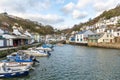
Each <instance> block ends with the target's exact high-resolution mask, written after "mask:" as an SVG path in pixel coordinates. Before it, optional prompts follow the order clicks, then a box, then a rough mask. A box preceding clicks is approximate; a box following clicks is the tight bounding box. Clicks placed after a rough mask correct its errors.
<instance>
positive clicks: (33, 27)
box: [0, 12, 54, 35]
mask: <svg viewBox="0 0 120 80" xmlns="http://www.w3.org/2000/svg"><path fill="white" fill-rule="evenodd" d="M3 22H6V23H7V24H9V30H12V26H13V25H14V23H18V24H19V25H20V26H22V27H23V29H24V30H25V29H29V30H30V32H37V33H40V34H42V35H46V34H53V33H54V29H53V28H52V26H50V25H42V24H41V23H38V22H35V21H31V20H28V19H22V18H19V17H16V16H12V15H8V14H7V13H6V12H5V13H1V14H0V26H2V23H3Z"/></svg>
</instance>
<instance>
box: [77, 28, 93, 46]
mask: <svg viewBox="0 0 120 80" xmlns="http://www.w3.org/2000/svg"><path fill="white" fill-rule="evenodd" d="M92 34H94V33H93V32H92V31H91V30H84V31H81V32H78V33H77V34H76V35H75V42H76V43H81V44H87V43H88V35H92Z"/></svg>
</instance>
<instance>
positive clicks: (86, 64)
mask: <svg viewBox="0 0 120 80" xmlns="http://www.w3.org/2000/svg"><path fill="white" fill-rule="evenodd" d="M38 60H39V61H40V64H39V65H36V66H35V70H32V71H31V72H30V74H29V75H28V76H26V77H20V78H9V79H0V80H120V50H115V49H104V48H92V47H85V46H74V45H63V46H55V47H54V51H53V52H51V56H49V57H40V58H38Z"/></svg>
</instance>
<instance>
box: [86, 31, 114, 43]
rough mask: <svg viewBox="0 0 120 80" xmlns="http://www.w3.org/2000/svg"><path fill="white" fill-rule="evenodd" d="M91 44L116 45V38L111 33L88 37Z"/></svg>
mask: <svg viewBox="0 0 120 80" xmlns="http://www.w3.org/2000/svg"><path fill="white" fill-rule="evenodd" d="M88 42H89V43H114V36H113V35H112V34H111V33H99V34H92V35H89V36H88Z"/></svg>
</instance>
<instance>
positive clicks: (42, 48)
mask: <svg viewBox="0 0 120 80" xmlns="http://www.w3.org/2000/svg"><path fill="white" fill-rule="evenodd" d="M36 49H38V50H44V51H49V52H51V51H53V49H51V48H49V47H42V46H41V47H37V48H36Z"/></svg>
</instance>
